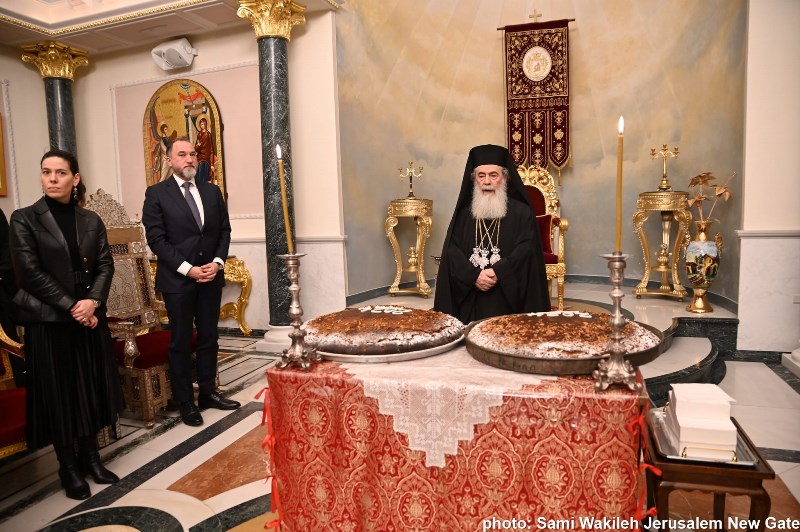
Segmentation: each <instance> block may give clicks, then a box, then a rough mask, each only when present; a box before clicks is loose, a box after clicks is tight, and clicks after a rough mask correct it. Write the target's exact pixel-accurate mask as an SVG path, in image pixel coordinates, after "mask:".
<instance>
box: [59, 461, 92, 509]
mask: <svg viewBox="0 0 800 532" xmlns="http://www.w3.org/2000/svg"><path fill="white" fill-rule="evenodd" d="M58 476H59V477H60V478H61V487H62V488H64V491H65V492H66V494H67V497H69V498H70V499H75V500H78V501H82V500H84V499H88V498H89V496H90V495H91V494H92V492H91V491H89V484H87V482H86V481H85V480H83V475H81V472H80V471H79V470H78V466H77V465H76V464H75V463H72V464H69V465H65V466H61V467H60V468H59V469H58Z"/></svg>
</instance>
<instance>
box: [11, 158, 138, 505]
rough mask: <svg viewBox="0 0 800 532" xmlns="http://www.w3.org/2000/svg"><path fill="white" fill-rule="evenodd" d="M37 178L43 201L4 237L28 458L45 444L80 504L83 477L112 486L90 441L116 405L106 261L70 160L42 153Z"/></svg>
mask: <svg viewBox="0 0 800 532" xmlns="http://www.w3.org/2000/svg"><path fill="white" fill-rule="evenodd" d="M40 178H41V182H42V190H43V192H44V196H43V197H42V198H41V199H39V200H38V201H37V202H36V203H34V204H33V205H31V206H30V207H25V208H23V209H19V210H16V211H14V213H13V214H12V215H11V232H10V243H11V256H12V261H13V264H14V272H15V275H16V280H17V286H18V288H19V290H18V291H17V293H16V295H15V296H14V303H15V304H16V307H17V319H18V321H19V322H20V323H21V324H22V325H23V326H24V327H25V358H26V362H27V367H28V383H27V385H28V387H27V394H26V397H27V402H26V409H27V410H26V425H27V440H28V448H30V449H32V450H33V449H39V448H42V447H45V446H47V445H49V444H51V443H52V444H53V446H54V447H55V451H56V455H57V456H58V462H59V466H60V467H59V471H58V473H59V477H60V478H61V485H62V486H63V487H64V490H65V491H66V494H67V497H70V498H72V499H86V498H88V497H89V496H90V495H91V493H90V490H89V485H88V484H87V483H86V480H84V476H85V475H87V474H88V475H91V477H92V478H93V479H94V481H95V482H96V483H98V484H113V483H114V482H116V481H118V480H119V478H118V477H117V475H115V474H114V473H112V472H111V471H109V470H108V469H106V468H105V467H104V466H103V464H102V463H101V461H100V455H99V453H98V449H97V433H98V431H100V430H101V429H102V428H103V427H106V426H108V425H113V424H114V423H115V422H116V419H117V415H118V414H119V412H120V411H121V410H122V405H123V401H122V389H121V387H120V383H119V377H118V376H117V365H116V361H115V359H114V355H113V351H112V341H111V334H110V332H109V329H108V322H107V321H106V317H105V304H104V302H105V300H106V298H107V297H108V291H109V289H110V287H111V278H112V277H113V275H114V260H113V258H112V257H111V253H110V251H109V248H108V241H107V238H106V228H105V226H104V225H103V222H102V221H101V220H100V217H99V216H97V214H95V213H94V212H91V211H88V210H86V209H84V208H82V207H81V205H82V204H83V196H84V192H85V190H86V187H85V186H84V185H83V183H82V182H81V176H80V174H79V173H78V161H77V159H76V158H75V156H74V155H72V154H71V153H69V152H65V151H61V150H51V151H49V152H47V153H45V154H44V156H43V157H42V160H41V175H40ZM76 442H77V447H78V456H77V457H76V456H75V455H74V451H73V449H74V448H75V443H76ZM76 458H77V459H76Z"/></svg>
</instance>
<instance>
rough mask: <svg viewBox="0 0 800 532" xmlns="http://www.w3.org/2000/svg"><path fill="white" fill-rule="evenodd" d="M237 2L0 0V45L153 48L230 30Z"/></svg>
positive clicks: (319, 4) (321, 1) (328, 3)
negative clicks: (43, 43)
mask: <svg viewBox="0 0 800 532" xmlns="http://www.w3.org/2000/svg"><path fill="white" fill-rule="evenodd" d="M300 3H301V4H304V5H306V6H307V7H306V10H305V13H313V12H315V11H323V10H332V9H337V8H338V7H339V5H340V4H341V3H343V2H342V0H305V1H303V2H300ZM238 7H239V2H238V1H237V0H182V1H172V2H165V1H163V0H0V44H4V45H9V46H15V47H18V46H22V45H23V44H35V43H37V42H39V41H43V40H53V41H58V42H61V43H63V44H66V45H68V46H73V47H77V48H82V49H84V50H87V51H88V52H89V54H90V57H91V56H92V55H97V54H102V53H106V52H113V51H117V50H122V49H125V48H131V47H135V46H145V45H153V44H156V43H159V42H162V41H164V40H167V39H170V38H175V37H187V36H191V35H197V34H200V33H207V32H212V31H217V30H222V29H225V28H230V27H234V26H249V25H250V21H249V20H247V19H243V18H239V17H238V16H237V15H236V10H237V9H238Z"/></svg>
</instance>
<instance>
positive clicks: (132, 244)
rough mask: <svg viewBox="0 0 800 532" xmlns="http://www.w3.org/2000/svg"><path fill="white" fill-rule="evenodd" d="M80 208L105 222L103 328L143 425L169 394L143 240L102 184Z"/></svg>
mask: <svg viewBox="0 0 800 532" xmlns="http://www.w3.org/2000/svg"><path fill="white" fill-rule="evenodd" d="M86 208H87V209H90V210H93V211H95V212H96V213H97V214H98V215H100V218H101V219H102V220H103V223H104V224H105V226H106V231H107V233H108V245H109V247H110V249H111V255H112V256H113V257H114V277H113V279H112V281H111V290H110V292H109V294H108V300H107V301H106V307H107V314H108V318H109V320H108V321H109V328H110V329H111V334H112V335H113V336H114V338H116V339H117V340H118V341H117V342H116V344H115V346H114V348H115V352H116V356H117V363H118V364H119V374H120V378H121V380H122V391H123V394H124V396H125V404H126V406H127V408H128V409H129V410H130V411H131V412H132V413H133V414H134V415H135V416H136V417H137V418H141V419H142V420H143V421H144V422H145V424H146V425H147V426H148V427H151V426H153V424H154V423H155V414H156V412H158V411H159V410H162V409H164V408H166V406H167V403H168V401H169V399H170V398H171V397H172V386H171V384H170V380H169V341H170V333H169V331H166V330H161V321H160V314H159V313H160V312H161V311H162V310H163V308H164V305H163V302H161V301H159V300H158V299H157V298H156V294H155V290H154V287H153V280H152V277H151V276H150V264H149V260H148V256H147V241H146V240H145V236H144V229H143V227H142V225H141V224H140V223H139V222H134V221H132V220H131V219H130V218H129V217H128V215H127V213H126V212H125V209H124V207H122V205H120V204H119V203H118V202H117V201H116V200H114V198H113V197H111V195H109V194H106V193H105V192H104V191H103V190H102V189H100V190H98V191H97V193H96V194H91V195H90V197H89V201H88V202H87V203H86Z"/></svg>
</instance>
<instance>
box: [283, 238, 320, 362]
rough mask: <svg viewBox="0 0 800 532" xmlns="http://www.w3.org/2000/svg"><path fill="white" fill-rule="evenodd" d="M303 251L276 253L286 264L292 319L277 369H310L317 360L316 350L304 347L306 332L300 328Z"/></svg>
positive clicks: (318, 357)
mask: <svg viewBox="0 0 800 532" xmlns="http://www.w3.org/2000/svg"><path fill="white" fill-rule="evenodd" d="M305 255H306V254H305V253H290V254H288V255H278V258H279V259H282V260H283V262H284V263H285V264H286V273H287V275H288V276H289V293H290V294H291V295H292V302H291V304H290V305H289V317H290V318H291V319H292V323H291V325H292V332H290V333H289V338H291V339H292V345H291V346H289V347H288V348H287V349H284V350H283V355H282V356H281V360H280V362H278V364H277V365H276V367H277V368H278V369H286V368H290V367H293V366H297V367H299V368H300V369H302V370H303V371H308V370H310V369H311V364H312V363H313V362H319V361H320V356H319V354H318V353H317V350H316V349H314V348H313V347H312V348H309V347H306V344H305V341H304V338H305V336H306V332H305V331H304V330H303V329H301V328H300V326H301V325H302V324H303V321H302V320H301V319H300V318H301V317H302V316H303V308H302V307H301V306H300V285H299V284H298V282H297V281H298V280H299V279H300V257H305Z"/></svg>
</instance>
